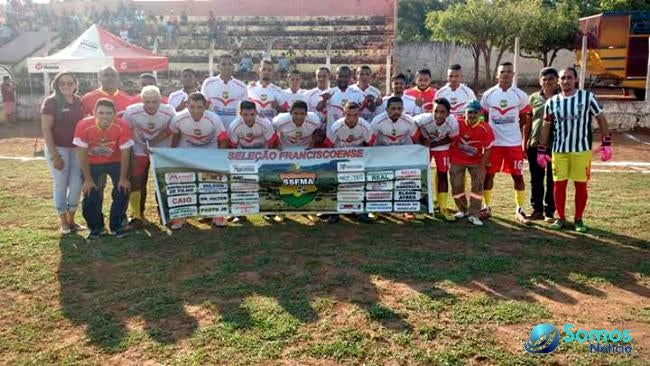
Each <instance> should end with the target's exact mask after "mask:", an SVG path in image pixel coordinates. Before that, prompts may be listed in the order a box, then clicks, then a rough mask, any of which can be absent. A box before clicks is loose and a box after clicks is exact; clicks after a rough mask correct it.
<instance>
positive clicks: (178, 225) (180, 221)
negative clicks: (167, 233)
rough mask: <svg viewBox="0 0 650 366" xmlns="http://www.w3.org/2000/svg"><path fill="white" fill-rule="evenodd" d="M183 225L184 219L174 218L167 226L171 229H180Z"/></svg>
mask: <svg viewBox="0 0 650 366" xmlns="http://www.w3.org/2000/svg"><path fill="white" fill-rule="evenodd" d="M183 225H185V220H183V219H175V220H172V224H171V226H170V227H169V228H170V229H172V230H180V229H181V228H182V227H183Z"/></svg>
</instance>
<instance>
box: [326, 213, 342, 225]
mask: <svg viewBox="0 0 650 366" xmlns="http://www.w3.org/2000/svg"><path fill="white" fill-rule="evenodd" d="M337 222H339V215H329V217H328V218H327V223H328V224H336V223H337Z"/></svg>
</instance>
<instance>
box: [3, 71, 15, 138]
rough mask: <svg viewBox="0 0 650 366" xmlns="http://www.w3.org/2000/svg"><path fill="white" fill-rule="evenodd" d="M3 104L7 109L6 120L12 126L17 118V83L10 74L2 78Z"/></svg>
mask: <svg viewBox="0 0 650 366" xmlns="http://www.w3.org/2000/svg"><path fill="white" fill-rule="evenodd" d="M0 89H1V90H2V105H3V107H4V109H5V120H6V122H7V125H9V126H11V125H12V124H13V123H14V121H15V119H16V84H15V83H14V82H13V81H12V80H11V78H10V77H9V76H4V77H3V78H2V85H0Z"/></svg>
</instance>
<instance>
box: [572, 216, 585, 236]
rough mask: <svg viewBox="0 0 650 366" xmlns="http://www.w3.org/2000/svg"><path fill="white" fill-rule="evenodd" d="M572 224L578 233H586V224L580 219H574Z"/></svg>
mask: <svg viewBox="0 0 650 366" xmlns="http://www.w3.org/2000/svg"><path fill="white" fill-rule="evenodd" d="M574 226H575V230H576V231H577V232H579V233H586V232H587V226H586V225H585V223H584V222H583V221H582V219H580V220H576V221H575V223H574Z"/></svg>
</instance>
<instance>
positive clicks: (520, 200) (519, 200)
mask: <svg viewBox="0 0 650 366" xmlns="http://www.w3.org/2000/svg"><path fill="white" fill-rule="evenodd" d="M525 202H526V191H524V190H521V191H515V203H516V204H517V210H519V209H520V208H522V207H524V204H525Z"/></svg>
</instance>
